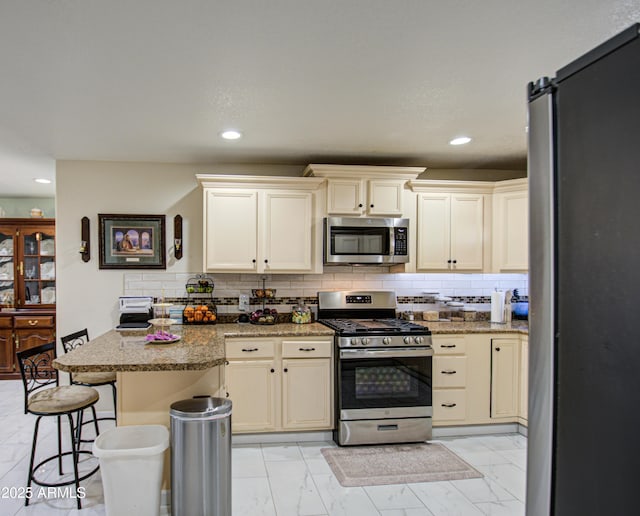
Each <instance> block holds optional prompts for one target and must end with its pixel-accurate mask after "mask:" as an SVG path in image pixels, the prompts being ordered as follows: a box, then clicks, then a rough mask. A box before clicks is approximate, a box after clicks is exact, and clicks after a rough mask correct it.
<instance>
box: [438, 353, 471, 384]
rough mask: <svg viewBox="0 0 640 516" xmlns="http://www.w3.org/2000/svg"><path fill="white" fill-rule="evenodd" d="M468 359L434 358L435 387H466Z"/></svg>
mask: <svg viewBox="0 0 640 516" xmlns="http://www.w3.org/2000/svg"><path fill="white" fill-rule="evenodd" d="M466 385H467V357H433V386H434V387H435V388H437V387H466Z"/></svg>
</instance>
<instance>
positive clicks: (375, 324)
mask: <svg viewBox="0 0 640 516" xmlns="http://www.w3.org/2000/svg"><path fill="white" fill-rule="evenodd" d="M318 322H321V323H323V324H324V325H326V326H328V327H329V328H332V329H334V330H336V332H337V333H338V334H339V335H347V334H402V333H411V334H424V335H428V334H430V333H431V332H430V331H429V328H427V327H426V326H421V325H419V324H415V323H412V322H409V321H404V320H402V319H321V320H319V321H318Z"/></svg>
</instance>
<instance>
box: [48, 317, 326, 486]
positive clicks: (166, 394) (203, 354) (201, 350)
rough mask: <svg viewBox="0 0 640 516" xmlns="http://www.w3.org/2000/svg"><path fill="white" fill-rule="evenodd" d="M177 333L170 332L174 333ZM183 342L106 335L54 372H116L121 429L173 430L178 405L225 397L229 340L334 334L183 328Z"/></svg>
mask: <svg viewBox="0 0 640 516" xmlns="http://www.w3.org/2000/svg"><path fill="white" fill-rule="evenodd" d="M174 328H175V327H173V328H172V329H174ZM176 333H179V334H180V336H181V338H180V340H179V341H178V342H174V343H170V344H149V343H147V342H146V340H145V337H146V331H138V332H133V331H126V332H118V331H115V330H110V331H108V332H107V333H105V334H103V335H100V336H99V337H97V338H95V339H93V340H91V341H89V342H88V343H86V344H84V345H83V346H80V347H78V348H77V349H75V350H73V351H71V352H69V353H65V354H64V355H61V356H59V357H58V358H56V359H55V360H54V362H53V366H54V367H55V368H57V369H59V370H61V371H66V372H69V373H79V372H86V371H115V372H116V373H117V386H118V398H117V416H116V417H117V421H118V425H147V424H162V425H165V426H167V427H168V426H169V420H170V418H169V408H170V406H171V404H172V403H174V402H175V401H179V400H183V399H187V398H191V397H193V396H198V395H200V396H201V395H210V396H215V397H225V396H226V392H224V388H223V385H224V367H223V366H224V364H225V339H226V338H234V337H235V338H254V337H258V338H259V337H276V336H279V337H313V336H324V337H325V338H326V337H330V336H332V335H333V330H330V329H329V328H327V327H326V326H324V325H322V324H318V323H311V324H288V323H282V324H275V325H271V326H269V325H265V326H259V325H251V324H217V325H197V326H188V325H183V326H181V327H180V330H179V331H176ZM164 472H165V474H164V487H163V488H164V489H168V486H169V485H170V481H169V478H170V477H169V472H170V465H169V453H168V451H167V452H166V453H165V467H164Z"/></svg>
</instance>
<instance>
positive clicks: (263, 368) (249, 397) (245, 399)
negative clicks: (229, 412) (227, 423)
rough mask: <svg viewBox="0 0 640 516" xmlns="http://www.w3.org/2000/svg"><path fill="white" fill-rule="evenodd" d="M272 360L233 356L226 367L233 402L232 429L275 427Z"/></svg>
mask: <svg viewBox="0 0 640 516" xmlns="http://www.w3.org/2000/svg"><path fill="white" fill-rule="evenodd" d="M277 376H278V375H277V372H276V370H275V365H274V362H273V360H237V361H236V360H234V361H229V363H228V364H227V366H226V368H225V383H226V386H227V393H228V394H229V398H230V399H231V402H232V403H233V430H234V431H237V432H250V431H254V432H255V431H264V430H274V429H275V427H276V378H277Z"/></svg>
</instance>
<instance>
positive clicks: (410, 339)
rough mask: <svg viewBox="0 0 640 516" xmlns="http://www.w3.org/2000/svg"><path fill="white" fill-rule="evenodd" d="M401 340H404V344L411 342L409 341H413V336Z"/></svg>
mask: <svg viewBox="0 0 640 516" xmlns="http://www.w3.org/2000/svg"><path fill="white" fill-rule="evenodd" d="M402 340H403V341H404V343H405V344H411V342H413V337H405V338H404V339H402Z"/></svg>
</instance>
